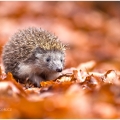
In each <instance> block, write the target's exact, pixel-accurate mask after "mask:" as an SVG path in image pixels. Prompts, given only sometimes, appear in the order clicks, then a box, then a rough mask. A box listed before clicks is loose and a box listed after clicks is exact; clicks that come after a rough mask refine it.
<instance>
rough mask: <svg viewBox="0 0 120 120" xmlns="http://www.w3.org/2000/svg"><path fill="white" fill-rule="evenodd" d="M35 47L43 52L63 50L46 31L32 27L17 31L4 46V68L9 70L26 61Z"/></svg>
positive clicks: (63, 47)
mask: <svg viewBox="0 0 120 120" xmlns="http://www.w3.org/2000/svg"><path fill="white" fill-rule="evenodd" d="M37 47H40V48H43V49H44V50H59V51H64V50H65V46H64V45H63V44H62V43H61V42H60V41H59V39H58V38H57V37H56V36H55V35H53V34H51V33H49V32H48V31H45V30H43V29H41V28H34V27H32V28H28V29H23V30H19V31H18V32H17V33H15V34H14V35H13V36H12V37H11V39H10V40H9V41H8V42H7V44H6V45H5V46H4V49H3V55H2V56H3V62H4V64H5V66H7V67H10V69H11V68H15V67H16V65H18V64H19V63H20V62H22V61H24V60H26V59H27V58H28V57H29V56H30V55H31V54H32V52H33V51H34V49H35V48H37ZM7 69H8V68H7Z"/></svg>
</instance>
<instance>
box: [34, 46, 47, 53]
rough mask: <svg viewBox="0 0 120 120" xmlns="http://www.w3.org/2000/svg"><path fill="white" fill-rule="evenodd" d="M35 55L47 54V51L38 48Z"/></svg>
mask: <svg viewBox="0 0 120 120" xmlns="http://www.w3.org/2000/svg"><path fill="white" fill-rule="evenodd" d="M35 53H39V54H43V53H46V51H45V50H44V49H43V48H40V47H37V48H36V49H35Z"/></svg>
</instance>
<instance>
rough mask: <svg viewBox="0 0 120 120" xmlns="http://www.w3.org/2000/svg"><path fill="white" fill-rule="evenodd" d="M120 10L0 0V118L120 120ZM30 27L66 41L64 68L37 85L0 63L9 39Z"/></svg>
mask: <svg viewBox="0 0 120 120" xmlns="http://www.w3.org/2000/svg"><path fill="white" fill-rule="evenodd" d="M106 6H107V7H106ZM119 8H120V2H109V3H108V2H0V26H1V27H0V118H45V119H47V118H68V119H69V118H73V119H75V118H86V119H88V118H120V54H119V51H120V9H119ZM29 26H37V27H43V28H44V29H47V30H49V31H52V32H53V33H55V34H56V35H57V36H58V37H59V38H60V40H62V41H63V42H64V43H68V44H69V49H68V50H67V51H66V63H65V69H64V71H63V72H62V74H61V75H60V76H59V77H58V78H56V79H55V80H50V81H42V82H41V83H40V85H41V87H40V88H37V87H34V85H33V84H32V83H30V82H29V81H27V80H26V81H25V83H24V84H21V83H19V82H16V80H15V79H14V78H13V76H12V73H8V74H5V73H4V66H3V65H2V61H1V54H2V47H3V45H4V44H5V43H6V42H7V40H8V39H9V37H10V36H11V35H12V34H13V33H14V32H15V31H17V29H21V28H26V27H29ZM51 26H52V27H51Z"/></svg>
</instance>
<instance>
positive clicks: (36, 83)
mask: <svg viewBox="0 0 120 120" xmlns="http://www.w3.org/2000/svg"><path fill="white" fill-rule="evenodd" d="M30 81H31V82H32V83H33V84H34V86H36V87H40V82H41V81H44V79H43V78H42V77H40V76H39V75H36V74H34V75H31V77H30Z"/></svg>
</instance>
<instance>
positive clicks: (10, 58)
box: [2, 27, 66, 87]
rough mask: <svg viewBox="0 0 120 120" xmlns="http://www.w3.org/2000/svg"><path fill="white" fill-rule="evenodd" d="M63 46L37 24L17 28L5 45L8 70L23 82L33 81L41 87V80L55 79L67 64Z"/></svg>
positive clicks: (4, 54)
mask: <svg viewBox="0 0 120 120" xmlns="http://www.w3.org/2000/svg"><path fill="white" fill-rule="evenodd" d="M65 46H66V45H64V44H63V43H62V42H61V41H60V40H59V38H58V37H57V36H55V35H54V34H52V33H50V32H48V31H46V30H44V29H42V28H36V27H29V28H27V29H22V30H18V32H16V33H15V34H13V36H12V37H11V38H10V39H9V40H8V42H7V43H6V44H5V46H4V47H3V52H2V62H3V66H4V69H5V73H8V72H11V73H12V74H13V77H14V78H15V79H16V80H17V81H19V82H23V81H25V80H26V79H28V80H30V81H31V82H32V83H33V84H34V85H35V86H37V87H40V82H41V81H47V80H53V79H55V78H57V77H58V75H59V73H61V72H62V70H63V68H64V63H65V50H66V47H65Z"/></svg>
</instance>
